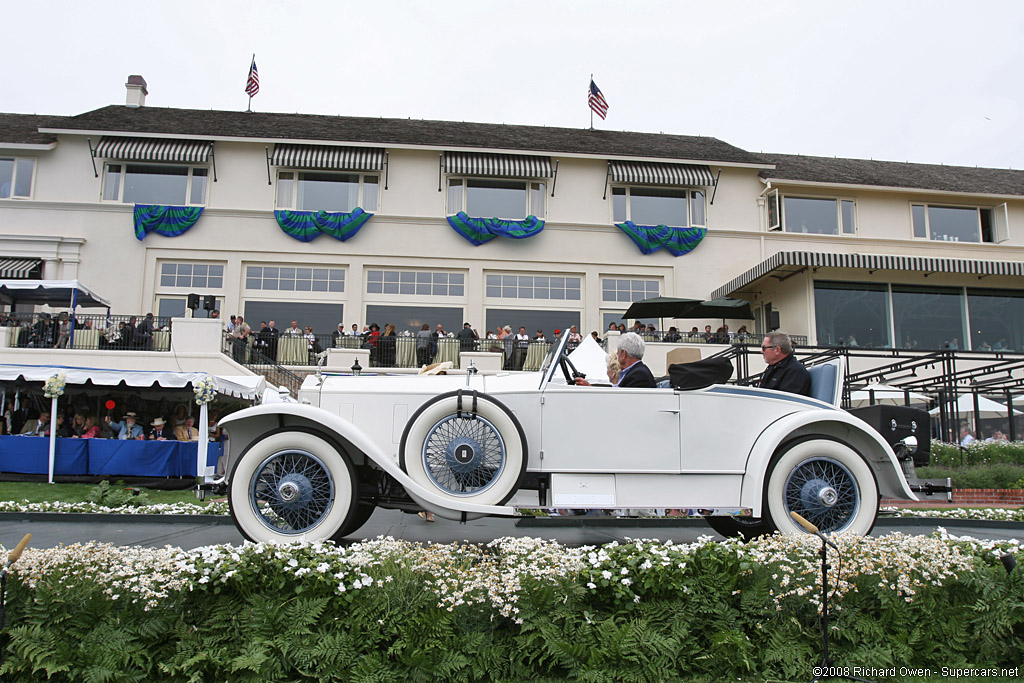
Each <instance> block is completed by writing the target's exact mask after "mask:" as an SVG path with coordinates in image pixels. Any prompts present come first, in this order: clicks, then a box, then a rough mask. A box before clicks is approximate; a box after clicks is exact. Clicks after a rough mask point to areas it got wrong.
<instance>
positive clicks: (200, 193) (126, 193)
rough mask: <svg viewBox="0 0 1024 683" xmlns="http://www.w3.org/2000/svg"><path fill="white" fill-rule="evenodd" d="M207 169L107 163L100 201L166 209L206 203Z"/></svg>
mask: <svg viewBox="0 0 1024 683" xmlns="http://www.w3.org/2000/svg"><path fill="white" fill-rule="evenodd" d="M208 179H209V169H207V168H204V167H200V166H171V165H156V164H107V166H106V168H105V169H104V178H103V199H104V200H106V201H112V202H123V203H125V204H164V205H170V206H183V205H202V204H205V203H206V187H207V184H208V183H207V181H208Z"/></svg>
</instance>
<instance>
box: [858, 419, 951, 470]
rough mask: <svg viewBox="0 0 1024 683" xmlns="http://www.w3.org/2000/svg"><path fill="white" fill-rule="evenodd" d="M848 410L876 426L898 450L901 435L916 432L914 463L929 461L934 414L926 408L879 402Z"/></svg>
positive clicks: (904, 436) (903, 436)
mask: <svg viewBox="0 0 1024 683" xmlns="http://www.w3.org/2000/svg"><path fill="white" fill-rule="evenodd" d="M848 412H849V413H850V414H851V415H856V416H857V417H859V418H860V419H862V420H864V421H865V422H867V423H868V424H869V425H871V426H872V427H874V428H875V431H876V432H878V433H879V434H881V435H882V438H883V439H885V441H886V443H888V444H889V445H890V446H893V450H896V448H895V446H896V444H898V443H899V442H900V439H903V438H906V437H908V436H911V435H913V436H916V437H917V452H916V453H914V466H915V467H924V466H926V465H927V464H928V460H929V458H930V454H931V443H932V437H931V434H932V431H931V416H930V415H929V414H928V412H927V411H925V410H921V409H919V408H911V407H910V406H893V405H888V404H877V405H873V406H864V407H863V408H852V409H850V410H849V411H848Z"/></svg>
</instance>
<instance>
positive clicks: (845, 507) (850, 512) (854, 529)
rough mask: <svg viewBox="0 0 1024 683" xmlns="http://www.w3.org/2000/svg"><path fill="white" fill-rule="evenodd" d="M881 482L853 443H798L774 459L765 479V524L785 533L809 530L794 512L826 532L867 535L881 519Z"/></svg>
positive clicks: (818, 440)
mask: <svg viewBox="0 0 1024 683" xmlns="http://www.w3.org/2000/svg"><path fill="white" fill-rule="evenodd" d="M878 503H879V497H878V484H877V482H876V481H875V476H874V473H873V472H872V471H871V467H870V466H869V465H868V463H867V462H866V461H865V460H864V458H863V457H861V455H860V454H859V453H858V452H857V451H855V450H854V449H853V448H852V447H850V446H848V445H847V444H845V443H842V442H841V441H838V440H836V439H832V438H828V437H810V438H806V439H801V440H798V441H794V442H792V443H790V444H788V446H787V447H786V448H785V449H784V450H781V451H779V452H778V453H777V454H776V455H775V457H774V458H773V460H772V464H771V466H770V468H769V470H768V474H767V477H766V480H765V489H764V500H763V502H762V505H763V511H762V512H763V514H764V517H765V518H766V522H767V523H768V524H770V525H771V526H772V527H774V528H775V529H778V530H779V531H782V532H783V533H787V534H799V533H806V531H805V530H804V528H803V527H802V526H800V525H799V524H798V523H797V522H796V520H794V519H793V518H792V517H791V516H790V514H789V513H790V512H796V513H797V514H799V515H801V516H802V517H804V519H806V520H807V521H809V522H810V523H811V524H813V525H815V526H816V527H818V529H819V530H820V531H822V532H826V533H831V532H848V533H853V534H857V535H860V536H866V535H867V534H869V533H870V532H871V529H872V527H874V525H875V520H876V519H877V518H878Z"/></svg>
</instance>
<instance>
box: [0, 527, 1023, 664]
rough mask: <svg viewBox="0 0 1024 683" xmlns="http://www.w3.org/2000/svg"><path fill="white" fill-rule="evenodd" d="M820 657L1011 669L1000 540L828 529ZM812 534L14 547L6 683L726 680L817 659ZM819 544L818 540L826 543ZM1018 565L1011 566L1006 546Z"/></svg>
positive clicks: (1014, 610) (1016, 655) (1017, 606)
mask: <svg viewBox="0 0 1024 683" xmlns="http://www.w3.org/2000/svg"><path fill="white" fill-rule="evenodd" d="M834 540H835V541H836V543H837V545H839V547H840V548H841V550H842V555H843V560H842V562H841V563H840V562H838V561H836V558H835V556H834V555H833V556H832V558H831V559H832V562H831V564H832V569H831V573H830V579H829V580H830V584H831V585H832V586H834V587H835V591H834V593H833V597H832V598H831V604H830V611H831V613H832V619H833V620H832V625H833V631H832V654H833V656H834V657H835V658H836V660H837V661H840V662H843V663H847V664H856V665H857V666H863V667H886V666H893V665H895V666H924V667H928V666H931V667H933V668H937V667H939V666H950V667H954V666H967V665H987V666H1005V667H1012V666H1016V665H1017V664H1018V663H1019V662H1020V661H1022V660H1024V581H1022V580H1021V579H1020V578H1019V577H1008V576H1007V574H1006V572H1005V571H1004V569H1003V567H1002V565H1001V564H1000V562H999V560H998V555H999V554H1000V553H1002V552H1006V551H1010V552H1014V553H1019V552H1020V550H1021V548H1020V546H1019V544H1018V543H1017V542H1016V541H1004V542H981V541H976V540H973V539H962V538H956V537H953V536H949V535H947V534H945V532H941V531H940V532H938V533H936V534H934V535H933V536H931V537H919V536H907V535H903V534H890V535H888V536H884V537H881V538H859V537H846V536H842V535H837V536H834ZM818 549H819V542H818V541H817V539H815V538H814V537H812V536H799V537H791V536H773V537H768V538H765V539H761V540H758V541H755V542H751V543H748V544H740V543H737V542H734V541H727V542H721V543H716V542H711V541H710V538H709V537H705V538H702V539H701V540H699V541H698V542H696V543H693V544H681V545H677V544H673V543H660V542H656V541H631V542H628V543H622V544H620V543H611V544H608V545H605V546H601V547H582V548H569V547H564V546H561V545H559V544H558V543H555V542H552V541H546V540H539V539H530V538H502V539H498V540H495V541H493V542H491V543H488V544H486V545H483V546H480V545H472V544H450V545H419V544H414V543H409V542H405V541H399V540H395V539H391V538H378V539H376V540H373V541H367V542H363V543H356V544H353V545H350V546H346V547H341V546H336V545H334V544H331V543H323V544H320V543H316V544H294V545H270V544H251V543H250V544H245V545H243V546H211V547H207V548H201V549H197V550H194V551H183V550H180V549H174V548H170V547H166V548H163V549H146V548H121V547H114V546H110V545H102V544H86V545H73V546H67V547H60V548H55V549H48V550H34V549H29V550H28V551H26V553H25V555H24V557H23V558H22V560H21V561H20V562H19V563H18V564H17V565H15V567H14V574H13V576H12V580H11V581H10V582H9V591H10V592H9V602H8V606H7V616H8V620H9V621H8V631H7V642H6V643H5V647H4V655H5V656H4V662H3V665H2V667H0V673H2V674H4V675H6V676H7V680H26V681H27V680H39V679H42V678H46V677H49V678H50V680H57V681H61V680H168V681H178V680H180V681H186V680H231V681H272V680H297V679H313V680H402V681H405V680H423V681H434V680H468V681H519V680H534V679H538V678H558V679H561V678H567V677H579V678H582V679H587V680H597V679H602V680H679V679H686V678H692V677H703V678H704V679H714V680H724V679H725V678H726V677H728V678H731V679H736V678H737V677H740V676H751V675H754V676H757V677H770V678H784V679H786V680H789V679H793V678H797V679H803V678H808V677H809V674H810V672H811V671H812V668H813V667H814V666H815V665H816V664H817V663H819V661H820V645H819V643H820V640H819V638H818V635H817V625H816V622H817V616H818V611H819V607H820V605H819V602H820V586H819V584H818V580H819V576H818V568H819V558H818V555H817V552H818ZM830 552H831V551H830ZM1020 561H1021V562H1022V563H1024V556H1022V557H1020Z"/></svg>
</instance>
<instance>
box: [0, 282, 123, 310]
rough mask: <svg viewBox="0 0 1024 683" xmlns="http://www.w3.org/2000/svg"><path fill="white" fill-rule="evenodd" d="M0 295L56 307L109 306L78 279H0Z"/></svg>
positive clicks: (19, 301)
mask: <svg viewBox="0 0 1024 683" xmlns="http://www.w3.org/2000/svg"><path fill="white" fill-rule="evenodd" d="M0 297H3V298H6V299H10V300H12V301H13V302H14V303H16V304H22V303H23V304H48V305H50V306H55V307H58V308H64V307H67V308H71V309H74V308H75V307H76V306H82V307H84V308H107V309H109V308H110V302H109V301H107V300H106V299H104V298H103V297H101V296H100V295H98V294H96V293H94V292H93V291H92V290H90V289H89V288H88V287H86V286H85V285H83V284H82V283H81V282H79V281H78V280H0Z"/></svg>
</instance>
